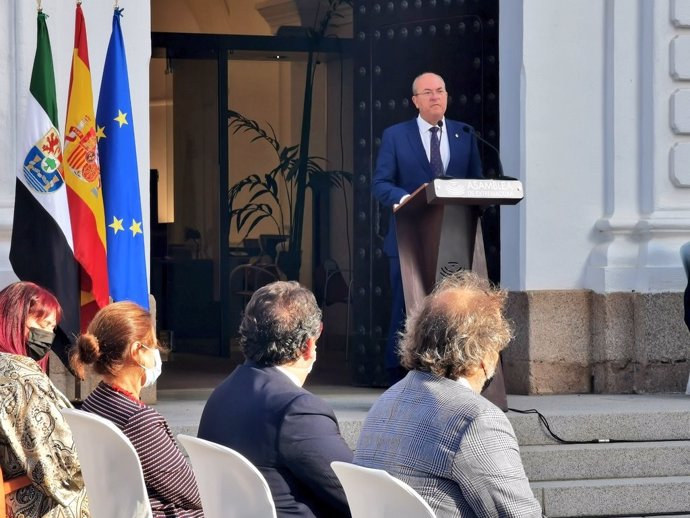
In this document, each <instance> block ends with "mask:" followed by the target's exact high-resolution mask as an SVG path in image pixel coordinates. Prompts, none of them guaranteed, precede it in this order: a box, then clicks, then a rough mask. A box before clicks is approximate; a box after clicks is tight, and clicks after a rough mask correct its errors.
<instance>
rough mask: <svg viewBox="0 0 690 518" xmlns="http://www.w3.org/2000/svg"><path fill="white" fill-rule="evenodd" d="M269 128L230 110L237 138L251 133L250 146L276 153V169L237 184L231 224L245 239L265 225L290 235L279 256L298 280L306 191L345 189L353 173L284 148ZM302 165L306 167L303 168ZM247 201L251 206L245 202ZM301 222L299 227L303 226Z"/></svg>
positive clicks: (282, 265)
mask: <svg viewBox="0 0 690 518" xmlns="http://www.w3.org/2000/svg"><path fill="white" fill-rule="evenodd" d="M267 126H268V129H264V128H263V127H262V126H261V125H260V124H259V123H258V122H256V121H255V120H252V119H249V118H247V117H245V116H244V115H242V114H241V113H239V112H237V111H234V110H228V127H229V128H230V130H231V131H232V132H233V133H239V132H242V133H249V134H250V135H251V141H252V142H256V141H263V142H265V143H268V144H269V146H270V147H271V148H272V149H273V151H274V152H275V158H276V165H275V167H274V168H273V169H271V170H270V171H268V172H260V173H252V174H249V175H248V176H246V177H245V178H243V179H242V180H240V181H239V182H237V183H236V184H234V185H233V186H232V187H231V188H230V190H229V192H228V210H229V213H230V225H231V228H234V229H235V230H236V231H237V232H238V233H239V234H240V236H242V237H246V236H247V235H248V234H249V233H251V231H252V230H253V229H254V228H255V227H256V226H257V225H258V224H259V223H260V222H262V221H264V220H267V221H270V222H271V223H272V224H273V226H274V228H275V230H276V234H277V235H278V236H285V237H286V241H287V247H286V248H285V250H283V251H281V253H279V255H278V260H277V261H278V266H279V267H280V269H281V270H282V271H283V273H285V275H286V277H287V278H288V279H295V280H296V279H298V278H299V272H300V266H301V244H302V230H303V227H302V225H301V221H303V220H304V212H305V210H306V205H305V203H304V196H305V195H304V192H303V193H302V195H301V197H300V195H299V192H300V189H303V191H306V190H307V189H311V190H312V191H314V192H324V191H326V190H328V189H331V188H343V187H344V186H345V183H346V182H347V183H350V182H351V181H352V174H351V173H349V172H347V171H342V170H337V169H326V168H325V164H326V161H325V160H324V159H323V158H321V157H314V156H310V157H304V155H303V154H301V153H300V148H301V146H300V145H298V144H295V145H290V146H284V145H282V144H281V143H280V141H279V140H278V137H277V136H276V133H275V130H274V129H273V127H272V126H271V125H270V124H267ZM302 161H304V162H305V164H304V166H303V164H302ZM247 196H248V201H241V200H246V199H247ZM298 222H299V223H298Z"/></svg>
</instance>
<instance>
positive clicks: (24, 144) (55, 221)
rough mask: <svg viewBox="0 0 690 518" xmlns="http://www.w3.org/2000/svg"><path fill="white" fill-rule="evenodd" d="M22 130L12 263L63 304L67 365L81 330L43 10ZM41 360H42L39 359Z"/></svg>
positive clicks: (59, 339)
mask: <svg viewBox="0 0 690 518" xmlns="http://www.w3.org/2000/svg"><path fill="white" fill-rule="evenodd" d="M29 91H30V93H31V95H30V96H29V99H28V102H27V109H26V117H25V118H24V124H25V126H24V131H22V132H21V134H20V137H19V139H18V140H19V143H20V146H21V152H20V156H21V157H22V162H21V164H18V167H17V180H16V190H15V200H14V222H13V224H12V245H11V248H10V263H12V268H13V269H14V273H15V274H17V277H19V278H20V279H21V280H23V281H31V282H34V283H36V284H38V285H40V286H42V287H44V288H47V289H48V290H50V291H51V292H52V293H53V294H54V295H55V296H56V297H57V299H58V301H59V302H60V306H61V307H62V320H61V321H60V325H59V327H58V329H56V331H55V334H56V338H55V341H54V342H53V351H55V353H56V354H57V355H58V356H59V357H60V359H61V360H62V362H63V363H64V364H65V365H69V364H68V362H67V351H68V350H69V348H70V346H71V343H72V340H73V339H74V337H75V336H76V335H77V334H78V333H79V282H78V267H77V263H76V261H75V260H74V254H73V249H72V228H71V225H70V216H69V208H68V206H67V192H66V190H67V187H66V186H65V181H64V177H63V168H62V145H61V143H60V132H59V130H58V110H57V96H56V94H55V73H54V71H53V54H52V51H51V49H50V37H49V36H48V27H47V25H46V15H45V14H44V13H43V12H42V11H40V10H39V12H38V32H37V43H36V57H35V59H34V66H33V69H32V73H31V83H30V87H29ZM43 363H45V362H43Z"/></svg>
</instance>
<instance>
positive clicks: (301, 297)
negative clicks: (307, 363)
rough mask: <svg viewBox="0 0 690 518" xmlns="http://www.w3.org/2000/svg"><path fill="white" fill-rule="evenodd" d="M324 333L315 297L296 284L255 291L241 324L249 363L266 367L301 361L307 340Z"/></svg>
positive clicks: (286, 283)
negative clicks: (250, 361)
mask: <svg viewBox="0 0 690 518" xmlns="http://www.w3.org/2000/svg"><path fill="white" fill-rule="evenodd" d="M320 332H321V310H320V309H319V306H318V305H317V304H316V299H315V298H314V294H313V293H312V292H311V291H309V290H308V289H307V288H305V287H303V286H301V285H300V284H299V283H298V282H295V281H287V282H286V281H277V282H272V283H271V284H267V285H266V286H263V287H261V288H259V289H258V290H256V291H255V292H254V294H253V295H252V298H251V300H250V301H249V303H248V304H247V307H246V308H245V310H244V315H243V316H242V323H241V324H240V345H241V346H242V351H243V352H244V355H245V356H246V357H247V359H249V360H252V361H255V362H256V363H258V364H260V365H264V366H268V367H270V366H274V365H283V364H285V363H290V362H292V361H294V360H296V359H298V358H299V357H300V355H301V354H302V353H303V352H304V348H305V346H306V343H307V339H308V338H310V337H318V336H319V334H320Z"/></svg>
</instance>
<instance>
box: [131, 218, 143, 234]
mask: <svg viewBox="0 0 690 518" xmlns="http://www.w3.org/2000/svg"><path fill="white" fill-rule="evenodd" d="M129 229H130V230H131V231H132V237H134V236H136V235H137V234H142V231H141V221H134V220H132V225H131V226H130V227H129Z"/></svg>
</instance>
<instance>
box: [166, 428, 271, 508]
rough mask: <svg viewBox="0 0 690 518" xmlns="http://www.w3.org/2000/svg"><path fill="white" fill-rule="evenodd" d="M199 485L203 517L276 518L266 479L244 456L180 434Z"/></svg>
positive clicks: (179, 438) (179, 437)
mask: <svg viewBox="0 0 690 518" xmlns="http://www.w3.org/2000/svg"><path fill="white" fill-rule="evenodd" d="M177 440H178V441H180V444H182V446H184V449H185V450H187V453H188V454H189V460H190V461H191V463H192V469H193V470H194V476H195V477H196V483H197V485H198V486H199V495H200V496H201V505H202V507H203V508H204V518H225V517H227V516H232V517H233V518H275V517H276V508H275V504H274V503H273V497H272V496H271V490H270V488H269V487H268V483H266V479H265V478H264V477H263V475H262V474H261V473H260V472H259V470H258V469H256V467H255V466H254V465H253V464H252V463H251V462H249V461H248V460H247V459H246V458H245V457H243V456H242V455H240V454H239V453H237V452H236V451H235V450H232V449H230V448H228V447H226V446H222V445H220V444H216V443H213V442H210V441H206V440H204V439H199V438H197V437H191V436H189V435H184V434H180V435H178V436H177Z"/></svg>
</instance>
